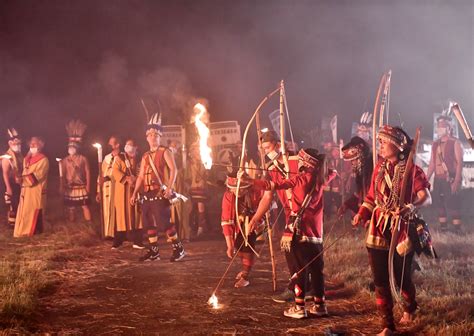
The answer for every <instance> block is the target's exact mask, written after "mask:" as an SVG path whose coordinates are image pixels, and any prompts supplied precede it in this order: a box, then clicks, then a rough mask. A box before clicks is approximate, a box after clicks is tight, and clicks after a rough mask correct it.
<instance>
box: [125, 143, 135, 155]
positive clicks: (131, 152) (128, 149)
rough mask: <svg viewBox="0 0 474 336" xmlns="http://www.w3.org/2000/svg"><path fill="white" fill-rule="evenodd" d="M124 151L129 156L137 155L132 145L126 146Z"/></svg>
mask: <svg viewBox="0 0 474 336" xmlns="http://www.w3.org/2000/svg"><path fill="white" fill-rule="evenodd" d="M124 150H125V153H127V154H128V155H135V151H136V149H135V147H133V146H131V145H125V147H124Z"/></svg>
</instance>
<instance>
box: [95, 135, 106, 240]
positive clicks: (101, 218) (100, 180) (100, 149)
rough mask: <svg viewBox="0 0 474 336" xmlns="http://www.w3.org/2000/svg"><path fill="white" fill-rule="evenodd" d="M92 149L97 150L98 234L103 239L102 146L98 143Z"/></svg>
mask: <svg viewBox="0 0 474 336" xmlns="http://www.w3.org/2000/svg"><path fill="white" fill-rule="evenodd" d="M92 147H94V148H96V149H97V162H98V165H99V179H98V184H99V197H100V200H99V209H100V234H101V237H102V238H104V235H105V234H104V230H105V227H104V208H103V199H104V193H103V190H102V179H103V177H102V161H103V157H102V145H101V144H100V143H95V144H93V145H92Z"/></svg>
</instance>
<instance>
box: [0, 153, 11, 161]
mask: <svg viewBox="0 0 474 336" xmlns="http://www.w3.org/2000/svg"><path fill="white" fill-rule="evenodd" d="M11 158H12V157H11V156H10V155H8V154H4V155H2V156H0V159H5V160H10V159H11Z"/></svg>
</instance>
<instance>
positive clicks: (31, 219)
mask: <svg viewBox="0 0 474 336" xmlns="http://www.w3.org/2000/svg"><path fill="white" fill-rule="evenodd" d="M29 146H30V150H29V152H28V154H27V155H26V156H25V158H24V160H23V172H22V174H21V176H19V177H17V178H16V181H17V182H18V183H20V184H21V194H20V203H19V205H18V211H17V214H16V221H15V229H14V231H13V236H14V237H25V236H33V235H34V234H37V233H41V232H42V231H43V215H44V209H45V208H46V188H47V184H48V171H49V161H48V158H47V157H46V156H45V155H44V154H43V153H42V150H43V147H44V141H43V140H42V139H41V138H39V137H32V138H31V140H30V142H29Z"/></svg>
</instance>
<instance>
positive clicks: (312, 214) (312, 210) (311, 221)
mask: <svg viewBox="0 0 474 336" xmlns="http://www.w3.org/2000/svg"><path fill="white" fill-rule="evenodd" d="M332 177H334V176H332ZM315 181H316V178H315V175H314V173H313V171H310V170H306V171H304V172H301V173H299V174H298V175H296V176H293V177H291V178H290V179H287V180H280V181H278V182H276V181H272V182H273V183H274V188H275V189H276V190H277V192H281V191H284V190H288V189H291V194H292V211H293V213H294V214H296V213H298V211H299V210H300V209H301V206H302V204H303V200H304V198H305V196H306V195H307V194H308V193H309V192H310V191H311V189H312V188H313V186H314V184H315ZM254 184H255V186H257V188H262V189H265V190H271V189H272V184H271V182H269V181H263V180H255V181H254ZM323 189H324V186H321V185H316V187H315V188H314V191H313V193H312V198H311V200H310V202H309V205H308V206H307V208H306V209H305V211H304V212H303V216H302V218H301V224H300V228H299V229H300V232H301V238H300V241H305V242H311V243H316V244H317V243H322V242H323ZM288 224H289V223H288V220H287V225H286V227H285V231H284V232H283V235H284V236H292V235H293V232H292V231H291V229H290V228H289V226H288Z"/></svg>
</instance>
